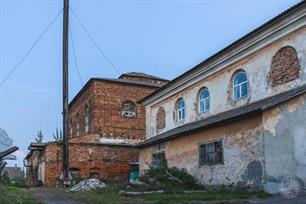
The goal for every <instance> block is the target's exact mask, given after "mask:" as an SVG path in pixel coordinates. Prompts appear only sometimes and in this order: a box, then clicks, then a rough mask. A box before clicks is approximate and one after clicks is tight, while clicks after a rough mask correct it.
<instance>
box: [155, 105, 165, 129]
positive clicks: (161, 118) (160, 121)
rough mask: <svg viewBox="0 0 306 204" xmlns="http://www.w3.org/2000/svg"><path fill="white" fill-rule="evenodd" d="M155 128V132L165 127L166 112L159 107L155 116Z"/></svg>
mask: <svg viewBox="0 0 306 204" xmlns="http://www.w3.org/2000/svg"><path fill="white" fill-rule="evenodd" d="M156 127H157V130H160V129H163V128H164V127H166V111H165V109H164V108H163V107H160V108H159V109H158V111H157V114H156Z"/></svg>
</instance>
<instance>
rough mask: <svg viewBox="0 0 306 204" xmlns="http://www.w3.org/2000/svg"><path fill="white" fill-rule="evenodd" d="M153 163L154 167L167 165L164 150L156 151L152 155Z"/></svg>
mask: <svg viewBox="0 0 306 204" xmlns="http://www.w3.org/2000/svg"><path fill="white" fill-rule="evenodd" d="M152 165H153V166H154V167H163V166H166V156H165V153H164V152H159V153H155V154H153V155H152Z"/></svg>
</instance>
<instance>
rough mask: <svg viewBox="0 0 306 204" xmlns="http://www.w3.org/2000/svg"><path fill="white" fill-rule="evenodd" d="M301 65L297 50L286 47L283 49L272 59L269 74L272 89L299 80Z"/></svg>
mask: <svg viewBox="0 0 306 204" xmlns="http://www.w3.org/2000/svg"><path fill="white" fill-rule="evenodd" d="M299 72H300V65H299V59H298V55H297V52H296V50H295V49H294V48H293V47H290V46H286V47H283V48H281V49H280V50H279V51H278V52H277V53H276V54H275V55H274V56H273V58H272V62H271V70H270V72H269V77H268V80H269V84H270V85H271V86H272V87H275V86H278V85H281V84H284V83H287V82H289V81H293V80H295V79H298V78H299Z"/></svg>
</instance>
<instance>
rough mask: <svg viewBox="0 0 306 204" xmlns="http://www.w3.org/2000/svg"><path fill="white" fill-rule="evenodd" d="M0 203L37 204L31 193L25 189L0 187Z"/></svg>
mask: <svg viewBox="0 0 306 204" xmlns="http://www.w3.org/2000/svg"><path fill="white" fill-rule="evenodd" d="M0 192H1V193H0V203H6V204H38V203H40V202H39V201H37V200H36V199H35V198H34V196H33V194H32V192H31V191H30V190H28V189H25V188H18V187H13V186H0Z"/></svg>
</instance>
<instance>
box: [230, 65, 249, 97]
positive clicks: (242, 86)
mask: <svg viewBox="0 0 306 204" xmlns="http://www.w3.org/2000/svg"><path fill="white" fill-rule="evenodd" d="M233 93H234V94H233V97H234V100H238V99H241V98H243V97H246V96H247V95H248V78H247V75H246V73H245V71H239V72H237V73H236V74H235V76H234V79H233Z"/></svg>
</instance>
